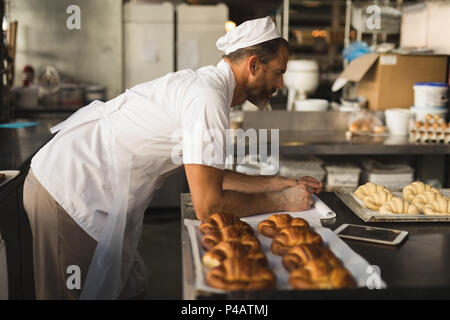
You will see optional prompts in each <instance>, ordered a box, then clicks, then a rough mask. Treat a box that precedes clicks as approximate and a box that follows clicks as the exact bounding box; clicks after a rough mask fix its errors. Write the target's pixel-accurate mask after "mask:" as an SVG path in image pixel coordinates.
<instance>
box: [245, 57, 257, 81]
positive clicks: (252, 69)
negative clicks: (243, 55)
mask: <svg viewBox="0 0 450 320" xmlns="http://www.w3.org/2000/svg"><path fill="white" fill-rule="evenodd" d="M259 67H260V63H259V59H258V57H257V56H256V55H253V56H251V57H250V58H249V59H248V61H247V68H248V72H249V73H250V74H251V75H252V76H255V75H256V73H257V72H258V68H259Z"/></svg>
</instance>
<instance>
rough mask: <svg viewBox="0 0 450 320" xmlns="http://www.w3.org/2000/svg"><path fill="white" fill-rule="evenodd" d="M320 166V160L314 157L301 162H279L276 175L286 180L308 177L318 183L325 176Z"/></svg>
mask: <svg viewBox="0 0 450 320" xmlns="http://www.w3.org/2000/svg"><path fill="white" fill-rule="evenodd" d="M322 164H323V162H322V160H320V159H318V158H315V157H310V158H308V159H302V160H280V170H279V172H278V174H279V175H280V176H282V177H286V178H299V177H303V176H310V177H313V178H314V179H316V180H318V181H322V180H323V179H324V178H325V175H326V172H325V169H324V168H323V167H322Z"/></svg>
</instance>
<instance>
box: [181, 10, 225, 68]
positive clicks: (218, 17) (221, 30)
mask: <svg viewBox="0 0 450 320" xmlns="http://www.w3.org/2000/svg"><path fill="white" fill-rule="evenodd" d="M176 9H177V50H176V51H177V63H176V64H177V67H176V70H183V69H193V70H195V69H198V68H200V67H203V66H206V65H216V64H217V63H218V62H219V61H220V59H221V58H222V52H220V51H219V50H218V49H217V48H216V41H217V39H219V38H220V37H221V36H223V35H224V34H225V22H227V21H228V7H227V6H226V5H225V4H223V3H219V4H217V5H189V4H184V3H183V4H179V5H178V6H177V7H176Z"/></svg>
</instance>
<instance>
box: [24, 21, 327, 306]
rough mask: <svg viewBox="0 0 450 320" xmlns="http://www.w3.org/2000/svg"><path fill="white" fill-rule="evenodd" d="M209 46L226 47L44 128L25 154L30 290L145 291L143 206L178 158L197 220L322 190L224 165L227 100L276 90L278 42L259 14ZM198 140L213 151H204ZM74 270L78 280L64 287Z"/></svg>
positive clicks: (48, 294) (104, 294) (287, 206)
mask: <svg viewBox="0 0 450 320" xmlns="http://www.w3.org/2000/svg"><path fill="white" fill-rule="evenodd" d="M216 45H217V47H218V49H219V50H221V51H223V52H224V53H225V55H224V56H223V59H222V60H221V61H220V62H219V63H218V64H217V66H207V67H203V68H200V69H198V70H196V71H193V70H182V71H179V72H175V73H169V74H167V75H166V76H163V77H161V78H159V79H156V80H153V81H150V82H146V83H142V84H139V85H137V86H135V87H133V88H131V89H129V90H126V92H125V93H123V94H121V95H120V96H118V97H116V98H114V99H112V100H110V101H108V102H106V103H103V102H99V101H94V102H93V103H91V104H90V105H88V106H86V107H84V108H81V109H80V110H78V111H77V112H76V113H74V114H73V115H72V116H71V117H70V118H69V119H67V120H66V121H64V122H62V123H60V124H58V125H57V126H55V127H53V128H52V129H51V130H52V132H58V133H57V135H56V136H55V137H54V138H53V139H52V140H51V141H50V142H49V143H47V144H46V145H45V146H44V147H43V148H42V149H41V150H40V151H39V152H38V153H37V154H36V155H35V156H34V158H33V159H32V162H31V169H30V171H29V173H28V175H27V178H26V181H25V185H24V197H23V198H24V206H25V210H26V212H27V214H28V217H29V220H30V225H31V229H32V233H33V245H34V249H33V250H34V271H35V288H36V297H37V299H78V298H81V299H99V298H100V299H116V298H124V299H125V298H136V297H139V296H142V295H143V294H144V293H145V290H146V287H147V283H148V280H149V279H148V271H147V268H146V266H145V263H144V261H143V259H142V258H141V256H140V255H139V253H138V251H137V246H138V243H139V238H140V234H141V228H142V223H143V215H144V212H145V210H146V208H147V207H148V206H149V204H150V200H151V198H152V195H153V193H154V191H155V190H156V189H157V188H158V187H159V186H160V185H161V184H162V182H163V180H164V178H165V177H166V176H167V175H168V174H170V173H171V172H172V171H173V170H174V169H176V168H177V167H179V166H181V165H184V168H185V171H186V176H187V179H188V183H189V188H190V191H191V194H192V200H193V204H194V208H195V211H196V214H197V217H198V218H199V219H205V218H207V217H208V216H209V215H210V214H212V213H214V212H219V211H220V212H225V213H232V214H235V215H239V216H248V215H252V214H259V213H267V212H277V211H303V210H306V209H309V208H310V206H311V204H312V199H311V194H312V193H318V192H320V191H321V190H322V184H321V183H320V182H318V181H317V180H315V179H314V178H311V177H299V179H285V178H281V177H276V176H273V177H262V176H247V175H243V174H239V173H236V172H232V171H228V170H224V163H225V161H224V159H225V144H224V143H223V142H224V141H225V138H226V129H228V128H229V112H230V108H231V107H233V106H236V105H239V104H242V103H243V102H244V101H245V100H249V101H251V102H252V103H254V104H256V105H257V106H258V107H260V108H265V106H266V105H267V104H268V102H269V99H270V97H271V96H272V94H273V93H274V92H275V91H276V90H277V89H281V88H282V87H283V73H284V72H285V71H286V64H287V61H288V56H289V45H288V43H287V41H286V40H285V39H283V38H281V36H280V34H279V32H278V31H277V29H276V27H275V24H274V23H273V21H272V19H271V18H270V17H266V18H261V19H256V20H250V21H247V22H245V23H243V24H241V25H239V26H238V27H237V28H235V29H233V30H231V31H229V32H228V33H227V34H225V35H224V36H223V37H221V38H220V39H218V41H217V43H216ZM207 145H213V146H214V156H208V154H209V153H207V152H203V150H204V149H205V146H207ZM177 148H178V149H179V151H181V152H179V153H180V154H181V153H182V156H181V160H182V161H179V162H177V161H174V157H173V155H174V150H177ZM175 153H176V152H175ZM77 268H78V269H77ZM73 270H79V271H80V274H81V286H79V287H76V286H75V289H69V288H68V285H67V283H68V282H70V281H68V280H73V279H68V278H69V277H70V276H71V275H72V273H73ZM69 287H71V288H72V287H73V286H69Z"/></svg>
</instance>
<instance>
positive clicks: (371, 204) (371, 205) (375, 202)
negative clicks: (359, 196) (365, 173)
mask: <svg viewBox="0 0 450 320" xmlns="http://www.w3.org/2000/svg"><path fill="white" fill-rule="evenodd" d="M392 198H394V195H393V194H392V193H390V192H386V191H378V192H374V193H371V194H369V195H368V196H366V197H364V201H363V202H364V205H365V206H366V207H367V208H368V209H370V210H376V211H378V210H379V209H380V207H381V206H382V205H383V204H385V203H386V202H388V201H389V200H391V199H392Z"/></svg>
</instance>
